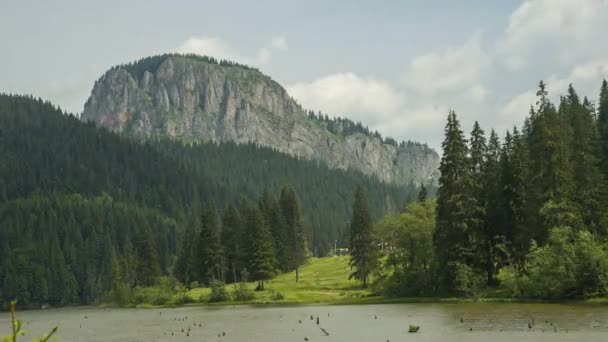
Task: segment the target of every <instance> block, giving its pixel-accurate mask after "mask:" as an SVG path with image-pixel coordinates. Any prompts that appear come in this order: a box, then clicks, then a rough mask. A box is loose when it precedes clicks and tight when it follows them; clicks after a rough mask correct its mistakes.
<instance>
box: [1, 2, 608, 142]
mask: <svg viewBox="0 0 608 342" xmlns="http://www.w3.org/2000/svg"><path fill="white" fill-rule="evenodd" d="M607 31H608V1H607V0H532V1H513V0H501V1H487V0H486V1H477V0H474V1H464V0H463V1H439V0H431V1H286V0H283V1H263V0H262V1H235V0H233V1H173V2H168V1H28V0H22V1H13V0H8V1H6V0H5V1H3V2H2V4H0V41H1V42H2V46H3V53H2V54H0V75H2V77H0V91H3V92H11V93H32V94H34V95H35V96H41V97H43V98H47V99H50V100H51V101H53V102H55V103H57V104H59V105H60V106H62V107H63V108H66V109H68V110H70V111H73V112H80V111H81V110H82V106H83V104H84V102H85V101H86V98H87V97H88V95H89V93H90V91H91V88H92V86H93V83H94V81H95V79H97V78H98V77H99V76H100V75H101V74H102V73H103V72H104V71H105V70H106V69H108V68H109V67H111V66H112V65H115V64H120V63H124V62H128V61H132V60H134V59H138V58H141V57H145V56H149V55H153V54H158V53H162V52H169V51H178V52H180V51H181V52H194V53H201V54H207V55H213V56H216V57H219V58H228V59H233V60H237V61H239V62H243V63H247V64H252V65H255V66H256V67H258V68H260V69H261V70H262V71H263V72H265V73H266V74H269V75H270V76H272V77H273V78H274V79H276V80H277V81H279V82H280V83H281V84H283V85H284V86H285V87H286V88H287V90H288V91H289V92H290V94H291V95H292V96H293V97H295V98H296V99H297V100H298V101H299V102H300V103H301V104H302V105H303V106H304V107H306V108H309V109H314V110H321V111H323V112H326V113H328V114H329V115H341V116H348V117H351V118H352V119H355V120H361V121H362V122H363V123H364V124H367V125H369V126H370V127H371V128H372V129H378V130H379V131H380V132H381V133H382V134H384V135H390V136H393V137H395V138H398V139H411V140H419V141H423V142H428V143H429V144H430V145H431V146H433V147H435V148H438V147H439V144H440V142H441V139H442V133H443V126H444V120H445V118H446V116H447V112H448V110H449V109H454V110H455V111H456V112H457V113H458V115H459V117H460V118H461V120H462V123H463V129H464V130H465V131H469V130H470V127H471V126H472V123H473V121H474V120H479V121H480V123H481V125H482V126H483V127H485V128H486V129H487V130H489V128H490V127H494V128H496V129H497V130H498V131H499V133H501V134H502V133H504V130H506V129H507V128H509V127H511V126H512V125H513V124H519V123H521V121H522V120H523V117H524V116H525V115H526V114H527V111H528V108H529V106H530V104H531V103H532V102H534V96H533V94H534V92H535V86H536V84H537V83H538V81H539V80H540V79H545V80H547V82H548V83H549V90H550V92H551V93H552V94H553V95H554V98H556V97H557V96H558V95H559V94H560V93H563V92H564V91H565V90H566V87H567V85H568V83H570V82H572V83H573V84H574V86H575V88H576V89H577V90H578V91H579V93H581V94H582V95H588V96H590V98H591V99H592V100H596V97H597V93H598V90H599V86H600V81H601V79H602V78H605V77H607V76H608V44H605V43H604V42H605V41H606V39H605V32H607Z"/></svg>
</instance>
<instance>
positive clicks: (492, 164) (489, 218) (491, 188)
mask: <svg viewBox="0 0 608 342" xmlns="http://www.w3.org/2000/svg"><path fill="white" fill-rule="evenodd" d="M500 152H501V148H500V141H499V139H498V134H496V132H495V131H494V130H492V131H491V132H490V138H489V140H488V148H487V150H486V155H485V158H484V159H485V164H484V168H483V170H482V175H481V183H482V189H483V191H482V192H483V194H482V201H483V205H484V218H483V221H484V229H483V230H484V234H483V235H484V242H483V244H484V247H485V252H484V254H485V256H486V260H485V265H484V268H485V271H486V275H487V281H488V284H493V283H494V276H495V275H496V272H497V269H498V268H499V267H500V266H501V265H503V264H504V263H505V262H506V260H504V254H502V253H501V252H500V250H499V248H498V246H499V245H500V244H503V242H504V241H505V239H506V238H505V235H506V233H505V231H504V225H503V222H502V217H501V205H502V203H501V199H500V197H501V169H500Z"/></svg>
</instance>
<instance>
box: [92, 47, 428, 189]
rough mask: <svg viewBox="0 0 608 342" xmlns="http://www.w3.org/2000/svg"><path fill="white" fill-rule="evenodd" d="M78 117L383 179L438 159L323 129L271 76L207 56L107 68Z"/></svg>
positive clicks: (411, 176)
mask: <svg viewBox="0 0 608 342" xmlns="http://www.w3.org/2000/svg"><path fill="white" fill-rule="evenodd" d="M82 120H84V121H93V122H95V123H97V124H98V125H101V126H104V127H107V128H109V129H111V130H112V131H114V132H118V133H129V134H134V135H141V136H146V137H150V136H169V137H172V138H180V139H185V140H201V141H213V142H229V141H232V142H236V143H255V144H258V145H261V146H268V147H272V148H273V149H276V150H278V151H280V152H284V153H288V154H290V155H293V156H296V157H299V158H303V159H308V160H320V161H324V162H326V163H327V164H328V165H329V166H330V167H333V168H340V169H349V168H352V169H356V170H360V171H361V172H363V173H365V174H367V175H375V176H377V177H378V178H379V179H380V180H382V181H385V182H392V183H398V184H407V183H409V182H412V181H413V182H415V183H420V182H428V181H429V180H430V179H434V178H436V177H437V175H438V171H437V168H438V165H439V156H438V155H437V153H436V152H435V151H433V150H432V149H430V148H428V147H427V146H426V145H422V144H417V143H408V144H400V145H398V144H396V143H385V141H383V140H382V139H381V138H380V137H378V136H374V135H371V134H366V133H365V132H362V131H360V130H359V131H358V130H349V129H348V127H341V128H340V129H334V130H331V131H330V130H328V129H327V127H326V125H323V123H322V122H320V121H319V120H315V119H311V118H310V116H309V115H308V114H307V112H306V111H305V110H303V109H302V108H301V107H300V105H298V104H297V103H296V102H295V101H294V100H293V99H292V98H291V97H290V96H289V95H288V94H287V92H286V91H285V89H284V88H283V87H282V86H281V85H279V84H278V83H277V82H275V81H273V80H272V79H271V78H270V77H268V76H265V75H263V74H262V73H260V72H259V71H258V70H256V69H252V68H248V67H245V66H242V65H237V64H233V63H228V62H221V63H218V62H216V61H215V60H214V59H212V58H207V57H199V56H180V55H163V56H155V57H149V58H145V59H143V60H140V61H138V62H136V63H134V64H130V65H125V66H118V67H115V68H112V69H111V70H109V71H108V72H106V74H104V75H103V76H102V77H101V78H100V79H99V80H98V81H97V82H96V83H95V86H94V88H93V91H92V93H91V96H90V98H89V100H88V101H87V103H86V104H85V108H84V112H83V114H82ZM349 123H350V125H351V126H352V125H354V124H353V123H352V122H350V121H345V122H341V124H342V125H343V126H348V125H349Z"/></svg>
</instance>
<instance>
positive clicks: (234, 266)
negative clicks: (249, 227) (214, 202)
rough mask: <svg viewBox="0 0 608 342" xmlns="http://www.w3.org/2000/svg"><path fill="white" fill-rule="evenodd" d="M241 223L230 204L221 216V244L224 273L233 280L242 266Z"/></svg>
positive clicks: (236, 212)
mask: <svg viewBox="0 0 608 342" xmlns="http://www.w3.org/2000/svg"><path fill="white" fill-rule="evenodd" d="M243 238H244V237H243V234H242V223H241V220H240V217H239V213H238V211H237V210H236V209H235V208H234V206H232V205H230V206H228V207H227V208H226V210H224V214H223V216H222V246H223V247H224V260H225V265H224V267H225V273H227V275H228V278H231V279H232V281H233V282H236V281H238V274H239V273H240V272H241V270H242V269H243V267H244V263H243V260H244V255H243V254H244V245H243Z"/></svg>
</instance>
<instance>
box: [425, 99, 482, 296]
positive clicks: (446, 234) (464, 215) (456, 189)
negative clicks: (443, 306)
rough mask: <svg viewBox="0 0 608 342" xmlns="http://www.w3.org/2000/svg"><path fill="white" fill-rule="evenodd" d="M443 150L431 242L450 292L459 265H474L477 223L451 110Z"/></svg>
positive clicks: (443, 284)
mask: <svg viewBox="0 0 608 342" xmlns="http://www.w3.org/2000/svg"><path fill="white" fill-rule="evenodd" d="M442 147H443V156H442V158H441V163H440V166H439V170H440V172H441V176H440V177H439V188H438V190H437V211H436V213H437V223H436V231H435V236H434V243H435V249H436V254H437V259H438V264H439V269H441V270H445V271H444V272H443V274H442V275H441V278H442V279H441V281H440V282H441V284H440V286H441V288H443V290H444V291H448V292H449V291H453V289H455V288H456V277H457V274H456V269H457V266H458V264H463V265H467V266H470V265H472V264H473V263H474V262H475V260H474V245H475V241H474V239H475V232H474V231H473V229H474V227H477V224H478V222H477V221H476V217H478V214H477V213H475V207H476V205H477V204H476V200H475V198H474V197H473V185H472V180H471V169H472V168H471V163H470V160H469V158H468V156H467V154H468V149H467V144H466V140H465V138H464V136H463V133H462V131H461V130H460V124H459V122H458V119H457V118H456V113H454V112H453V111H452V112H450V114H449V115H448V122H447V124H446V128H445V140H444V141H443V144H442Z"/></svg>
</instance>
